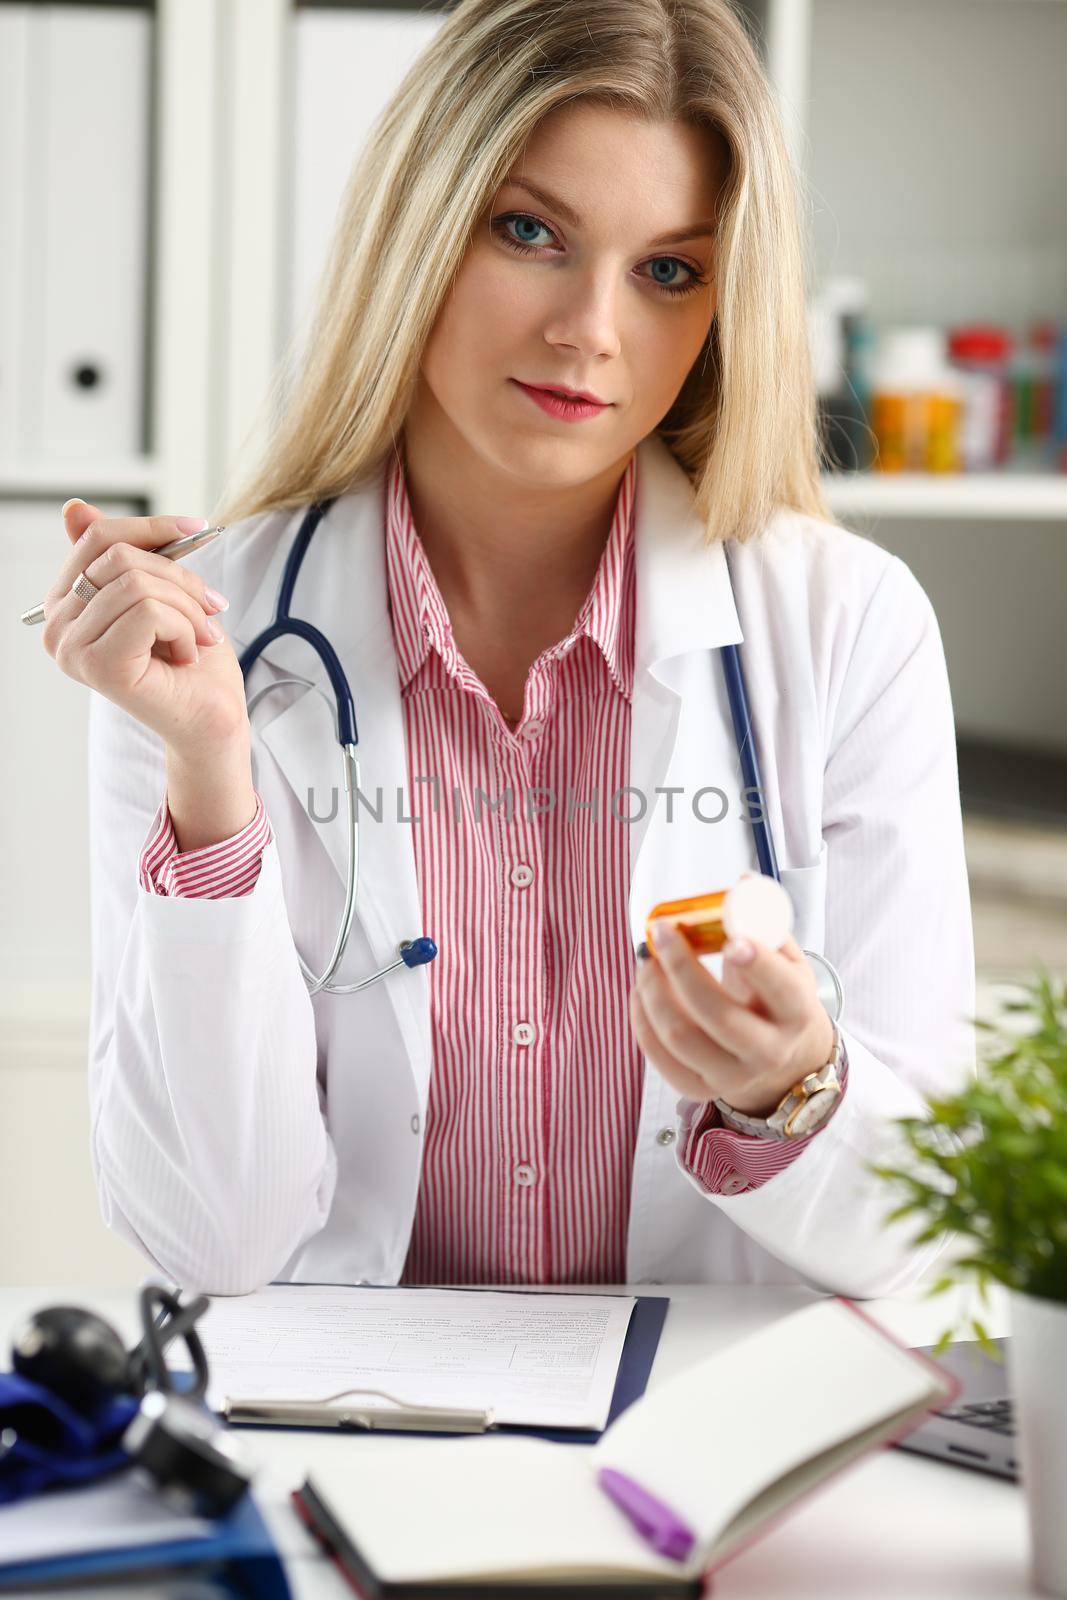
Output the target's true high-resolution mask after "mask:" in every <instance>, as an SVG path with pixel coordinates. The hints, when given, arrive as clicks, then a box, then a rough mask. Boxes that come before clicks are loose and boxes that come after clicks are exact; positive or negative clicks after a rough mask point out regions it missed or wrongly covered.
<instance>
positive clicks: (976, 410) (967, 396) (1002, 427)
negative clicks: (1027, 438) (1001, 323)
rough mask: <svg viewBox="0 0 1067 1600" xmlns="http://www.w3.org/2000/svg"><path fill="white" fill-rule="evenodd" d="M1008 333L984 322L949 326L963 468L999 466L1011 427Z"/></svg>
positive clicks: (974, 469)
mask: <svg viewBox="0 0 1067 1600" xmlns="http://www.w3.org/2000/svg"><path fill="white" fill-rule="evenodd" d="M1012 344H1013V341H1012V336H1011V334H1010V333H1009V331H1008V330H1007V328H1001V327H997V326H995V325H993V324H992V323H986V322H974V323H968V324H966V325H963V326H960V327H954V328H951V329H950V330H949V336H948V356H949V360H950V361H951V362H952V365H953V366H954V367H955V368H957V370H958V371H959V373H960V378H961V382H962V383H963V385H964V417H963V427H962V441H961V442H962V450H963V465H964V470H965V471H967V472H983V471H984V472H988V471H991V470H993V469H995V468H997V467H1002V466H1003V465H1004V464H1005V462H1006V461H1007V460H1008V458H1009V456H1010V455H1011V441H1012V434H1013V432H1014V407H1013V404H1012V391H1011V382H1010V378H1009V367H1010V362H1011V353H1012Z"/></svg>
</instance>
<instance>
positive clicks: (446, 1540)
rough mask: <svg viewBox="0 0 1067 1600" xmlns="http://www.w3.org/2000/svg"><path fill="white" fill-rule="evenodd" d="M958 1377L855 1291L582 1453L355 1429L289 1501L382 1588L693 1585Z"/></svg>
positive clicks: (635, 1408)
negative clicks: (674, 1537) (613, 1489)
mask: <svg viewBox="0 0 1067 1600" xmlns="http://www.w3.org/2000/svg"><path fill="white" fill-rule="evenodd" d="M958 1389H959V1386H958V1384H957V1383H956V1382H955V1380H954V1379H952V1378H950V1377H949V1376H948V1375H947V1374H945V1373H943V1372H942V1371H941V1369H940V1368H939V1367H937V1366H936V1365H935V1364H934V1363H932V1362H931V1361H929V1360H927V1359H926V1358H925V1357H923V1356H919V1355H917V1354H915V1353H914V1352H912V1351H910V1350H908V1349H907V1348H906V1347H905V1346H903V1345H901V1344H899V1343H898V1342H897V1341H896V1340H895V1339H894V1338H892V1337H891V1335H889V1334H888V1333H886V1332H885V1331H884V1329H882V1328H881V1327H879V1325H878V1324H877V1323H875V1322H873V1321H871V1320H870V1318H868V1317H867V1316H865V1315H864V1314H863V1313H862V1312H860V1311H858V1310H857V1309H856V1307H855V1306H854V1305H852V1303H851V1302H850V1301H847V1300H840V1299H828V1300H824V1301H819V1302H817V1303H816V1304H814V1305H810V1306H807V1307H805V1308H804V1309H803V1310H801V1311H797V1312H794V1313H793V1314H792V1315H790V1316H787V1317H784V1318H782V1319H781V1320H779V1321H777V1322H775V1323H773V1324H772V1325H771V1326H770V1327H767V1328H763V1329H761V1330H760V1331H759V1332H758V1333H755V1334H750V1335H748V1336H747V1337H745V1338H743V1339H741V1340H739V1341H738V1342H737V1343H736V1344H732V1345H730V1346H729V1347H728V1348H726V1349H723V1350H719V1351H718V1352H716V1354H714V1355H712V1356H710V1357H708V1359H707V1360H705V1361H702V1362H699V1363H698V1364H697V1365H695V1366H692V1367H689V1368H688V1369H687V1370H686V1371H684V1372H681V1373H678V1374H677V1375H676V1376H675V1377H673V1378H670V1379H668V1380H666V1381H665V1382H663V1383H661V1384H659V1385H658V1386H656V1387H655V1388H653V1389H652V1390H650V1391H649V1392H648V1393H646V1394H645V1395H644V1396H643V1398H642V1399H640V1400H637V1401H635V1402H634V1404H633V1405H632V1406H630V1407H629V1409H628V1410H626V1411H624V1412H623V1414H622V1415H621V1416H620V1417H618V1418H617V1419H616V1421H615V1422H613V1423H612V1424H611V1426H610V1427H609V1428H608V1429H607V1430H606V1431H605V1432H604V1433H603V1434H602V1435H601V1437H600V1440H599V1441H598V1443H596V1444H595V1445H592V1446H590V1447H588V1448H585V1447H583V1448H581V1449H577V1450H575V1449H570V1448H568V1447H567V1446H565V1445H559V1444H553V1443H549V1442H547V1441H544V1440H539V1439H526V1438H516V1437H507V1436H494V1435H485V1436H483V1437H480V1438H453V1439H432V1440H419V1441H415V1440H410V1439H407V1440H405V1439H395V1438H388V1439H387V1438H376V1437H374V1436H373V1435H369V1436H358V1437H357V1436H353V1437H352V1439H351V1441H350V1442H346V1449H345V1451H344V1453H343V1454H342V1453H341V1452H337V1453H336V1454H335V1455H334V1456H333V1457H332V1458H331V1460H330V1461H329V1462H328V1463H326V1462H324V1463H323V1464H322V1465H321V1466H317V1467H315V1468H314V1470H313V1471H312V1472H311V1473H310V1474H309V1475H308V1477H307V1479H306V1480H305V1482H304V1484H303V1486H302V1487H301V1488H300V1489H298V1490H295V1491H294V1493H293V1500H294V1503H295V1505H296V1507H297V1510H298V1511H299V1512H300V1514H301V1516H302V1517H303V1518H304V1520H305V1521H306V1522H307V1523H308V1525H309V1526H310V1527H311V1528H312V1530H313V1531H314V1532H315V1533H316V1534H317V1535H318V1537H319V1538H320V1539H321V1540H322V1542H323V1543H324V1544H325V1545H326V1546H327V1547H328V1548H329V1550H330V1552H331V1554H332V1555H333V1556H334V1558H335V1560H336V1561H337V1563H338V1565H339V1566H340V1567H341V1568H342V1570H343V1571H344V1572H345V1574H346V1576H347V1577H348V1578H349V1580H350V1581H351V1583H352V1585H353V1587H355V1588H356V1589H357V1591H358V1592H360V1593H362V1594H365V1595H367V1596H370V1597H374V1600H376V1597H378V1596H383V1597H385V1596H392V1595H396V1596H403V1597H405V1600H419V1597H420V1596H424V1595H425V1596H429V1595H437V1594H439V1593H448V1592H449V1591H450V1590H451V1591H452V1592H456V1591H457V1590H459V1589H462V1590H464V1591H465V1592H467V1593H471V1592H475V1593H477V1594H478V1595H479V1596H484V1597H485V1600H489V1597H491V1596H493V1595H510V1594H519V1593H521V1594H523V1595H527V1596H533V1595H538V1594H544V1595H549V1594H553V1595H558V1594H559V1592H560V1591H561V1590H563V1589H569V1590H575V1591H578V1590H580V1591H581V1592H582V1593H583V1594H588V1595H590V1596H593V1595H603V1596H605V1597H606V1596H608V1595H618V1594H620V1593H626V1594H634V1595H637V1594H640V1595H644V1596H655V1595H662V1596H671V1597H674V1596H678V1595H694V1596H695V1595H699V1594H700V1593H701V1590H702V1581H701V1580H702V1575H706V1574H707V1573H708V1572H709V1571H711V1570H713V1569H714V1568H715V1567H716V1566H719V1565H721V1564H722V1562H723V1561H724V1560H726V1559H727V1557H729V1556H730V1555H733V1554H736V1553H737V1551H738V1549H740V1547H741V1546H742V1545H745V1544H748V1543H750V1542H751V1541H752V1540H753V1539H755V1538H757V1537H759V1535H760V1534H761V1533H762V1532H764V1531H765V1530H766V1528H767V1526H768V1524H769V1523H770V1522H771V1521H772V1520H777V1519H778V1518H779V1517H780V1516H781V1514H782V1513H783V1512H784V1511H785V1510H786V1508H788V1507H790V1506H792V1505H793V1504H794V1503H795V1502H796V1501H797V1500H798V1499H799V1498H800V1497H801V1496H802V1495H805V1494H807V1493H809V1492H810V1491H811V1490H812V1489H813V1488H814V1487H815V1486H816V1485H817V1484H819V1483H821V1482H822V1481H823V1480H825V1479H826V1478H828V1477H830V1476H831V1474H833V1473H835V1472H837V1471H839V1470H840V1469H841V1468H843V1467H844V1466H846V1465H847V1464H848V1463H850V1462H852V1461H855V1460H856V1459H857V1458H858V1457H860V1456H861V1455H863V1454H864V1453H866V1452H867V1451H869V1450H871V1449H873V1448H875V1447H876V1446H878V1445H882V1444H886V1443H888V1442H889V1441H890V1440H895V1439H898V1438H900V1437H901V1436H902V1435H903V1434H904V1433H907V1432H909V1431H910V1429H911V1428H912V1427H915V1426H917V1425H918V1423H919V1422H920V1421H921V1420H922V1418H923V1416H924V1415H925V1414H926V1413H927V1412H928V1411H930V1410H936V1409H940V1408H941V1407H942V1406H943V1405H945V1404H946V1403H947V1402H948V1401H949V1400H951V1399H953V1398H954V1397H955V1395H956V1394H957V1393H958ZM603 1468H609V1469H613V1472H614V1474H622V1475H623V1476H624V1477H625V1479H626V1480H627V1481H628V1482H629V1483H630V1484H632V1485H635V1486H636V1487H637V1491H638V1494H640V1493H641V1492H642V1491H644V1492H645V1493H647V1494H648V1495H651V1496H653V1497H654V1498H655V1501H656V1502H658V1504H659V1505H660V1506H661V1507H663V1508H669V1509H670V1511H672V1512H673V1513H674V1515H675V1517H676V1519H677V1520H678V1521H679V1522H680V1523H681V1525H682V1526H683V1527H684V1528H685V1529H686V1530H687V1531H688V1533H689V1535H690V1536H691V1548H690V1550H689V1553H688V1554H687V1555H685V1556H684V1557H682V1558H681V1559H679V1558H678V1557H676V1556H674V1555H664V1554H660V1553H659V1551H658V1550H657V1549H655V1548H653V1546H652V1545H651V1544H650V1543H649V1541H648V1538H647V1537H646V1534H645V1533H642V1531H640V1529H639V1527H638V1523H637V1521H635V1519H634V1516H632V1515H631V1513H630V1511H629V1510H624V1509H622V1507H621V1505H620V1504H619V1503H617V1501H616V1499H615V1498H614V1497H613V1496H611V1495H609V1493H608V1492H607V1490H606V1489H605V1487H603V1486H602V1482H601V1478H600V1476H599V1474H600V1471H601V1469H603ZM610 1476H611V1475H610V1474H609V1477H610ZM612 1482H613V1483H615V1484H617V1482H618V1478H617V1477H614V1478H612Z"/></svg>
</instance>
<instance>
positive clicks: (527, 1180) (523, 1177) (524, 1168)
mask: <svg viewBox="0 0 1067 1600" xmlns="http://www.w3.org/2000/svg"><path fill="white" fill-rule="evenodd" d="M533 1181H534V1169H533V1167H531V1166H530V1164H529V1162H528V1161H522V1162H520V1163H519V1165H518V1166H517V1167H516V1168H515V1182H516V1183H517V1184H520V1185H521V1186H522V1188H524V1189H528V1188H529V1187H530V1184H531V1183H533Z"/></svg>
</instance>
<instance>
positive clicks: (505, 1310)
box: [197, 1284, 635, 1429]
mask: <svg viewBox="0 0 1067 1600" xmlns="http://www.w3.org/2000/svg"><path fill="white" fill-rule="evenodd" d="M634 1304H635V1301H634V1299H633V1297H632V1296H626V1295H579V1294H551V1293H549V1294H539V1293H529V1294H523V1293H510V1292H507V1293H505V1292H501V1291H492V1290H463V1289H412V1288H399V1287H398V1288H384V1289H371V1288H355V1287H350V1286H344V1285H342V1286H338V1287H332V1286H329V1285H325V1284H275V1285H272V1286H270V1287H269V1288H266V1289H260V1290H258V1291H257V1292H256V1293H254V1294H247V1295H226V1296H220V1297H217V1298H215V1297H213V1298H212V1300H211V1304H210V1306H209V1307H208V1309H207V1311H206V1312H205V1313H204V1315H203V1317H202V1318H201V1320H200V1321H199V1322H198V1323H197V1329H198V1332H199V1334H200V1338H201V1340H202V1341H203V1345H204V1349H205V1351H206V1353H207V1357H208V1364H209V1367H210V1371H211V1381H210V1385H209V1388H208V1395H207V1400H208V1404H209V1405H210V1406H212V1407H213V1408H214V1409H216V1410H218V1409H221V1406H222V1403H223V1400H224V1398H225V1397H226V1396H227V1395H229V1396H230V1397H231V1398H232V1399H251V1398H259V1399H264V1398H267V1399H272V1400H282V1399H285V1400H305V1399H315V1400H323V1399H325V1398H326V1397H327V1396H329V1395H332V1394H336V1393H338V1392H339V1391H341V1390H343V1389H350V1388H368V1389H383V1390H385V1391H387V1392H388V1393H389V1394H394V1395H396V1396H397V1397H398V1398H399V1399H401V1400H405V1401H407V1402H408V1403H410V1404H412V1405H440V1406H462V1407H475V1408H479V1409H486V1408H488V1407H492V1408H493V1410H494V1411H495V1414H496V1420H497V1421H498V1422H512V1423H519V1424H525V1425H528V1426H544V1427H563V1428H593V1429H600V1428H603V1427H604V1425H605V1423H606V1421H607V1417H608V1412H609V1410H610V1408H611V1397H612V1394H613V1393H614V1390H615V1379H616V1376H617V1373H618V1367H619V1359H620V1357H621V1355H622V1347H623V1343H624V1341H625V1338H626V1330H627V1327H628V1326H629V1322H630V1315H631V1313H632V1311H633V1308H634ZM352 1403H354V1404H366V1405H368V1406H379V1405H380V1406H381V1407H382V1408H383V1409H388V1408H389V1403H388V1402H387V1401H383V1400H377V1399H375V1398H373V1397H371V1396H368V1397H366V1399H365V1400H364V1399H354V1400H353V1402H352Z"/></svg>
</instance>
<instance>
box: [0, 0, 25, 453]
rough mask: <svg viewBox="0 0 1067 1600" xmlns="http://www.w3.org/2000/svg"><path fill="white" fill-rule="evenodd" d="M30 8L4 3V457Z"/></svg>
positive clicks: (12, 434) (13, 388)
mask: <svg viewBox="0 0 1067 1600" xmlns="http://www.w3.org/2000/svg"><path fill="white" fill-rule="evenodd" d="M29 13H30V8H29V7H28V6H24V5H21V6H8V5H0V460H10V459H11V458H12V457H13V456H14V455H15V441H16V436H17V421H18V409H17V408H18V402H19V388H20V385H19V362H18V351H19V345H20V341H21V336H22V319H23V315H24V310H25V297H26V277H27V274H28V271H29V266H30V261H29V251H28V250H27V248H26V237H25V234H26V206H27V187H28V184H27V173H28V158H29V150H28V132H29V129H28V96H29V65H28V64H29V48H30V15H29Z"/></svg>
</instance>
